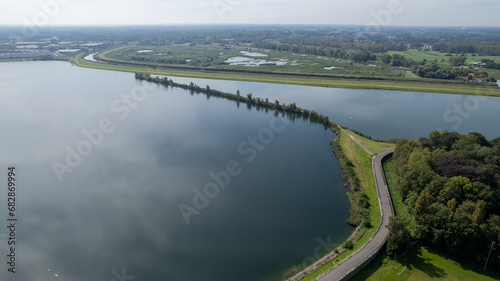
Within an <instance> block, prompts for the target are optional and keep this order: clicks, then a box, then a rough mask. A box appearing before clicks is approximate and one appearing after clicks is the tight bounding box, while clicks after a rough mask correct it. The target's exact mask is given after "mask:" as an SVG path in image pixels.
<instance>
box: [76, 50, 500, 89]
mask: <svg viewBox="0 0 500 281" xmlns="http://www.w3.org/2000/svg"><path fill="white" fill-rule="evenodd" d="M72 62H73V63H74V64H75V65H76V66H79V67H84V68H94V69H101V70H110V71H120V72H131V73H137V72H142V73H148V74H152V75H165V76H179V77H185V78H201V79H214V80H230V81H245V82H258V83H273V84H290V85H301V86H311V87H324V88H344V89H367V90H390V91H407V92H428V93H439V94H456V95H474V96H490V97H500V87H498V89H497V88H491V87H471V86H466V85H457V84H444V83H426V82H404V81H390V80H363V79H342V78H314V77H305V76H288V75H283V74H274V75H273V74H258V73H255V74H254V73H238V72H228V73H220V72H217V71H211V70H207V71H196V70H174V69H166V68H164V69H162V68H157V67H154V66H151V67H139V66H131V65H126V64H120V63H116V64H110V63H103V62H92V61H87V60H84V59H83V58H82V57H81V54H80V55H77V56H76V57H74V59H73V60H72Z"/></svg>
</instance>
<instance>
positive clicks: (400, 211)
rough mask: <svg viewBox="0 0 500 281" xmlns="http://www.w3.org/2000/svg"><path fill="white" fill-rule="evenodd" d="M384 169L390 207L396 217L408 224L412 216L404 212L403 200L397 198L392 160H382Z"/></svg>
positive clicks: (399, 197) (390, 158)
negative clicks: (392, 208) (390, 202)
mask: <svg viewBox="0 0 500 281" xmlns="http://www.w3.org/2000/svg"><path fill="white" fill-rule="evenodd" d="M382 165H383V167H384V173H385V178H386V180H387V185H388V187H389V193H390V194H391V200H392V205H393V206H394V212H395V213H396V216H400V217H403V218H404V219H405V221H406V223H408V224H409V223H410V221H411V219H412V216H411V214H410V213H409V212H408V210H406V207H405V204H404V203H403V200H402V199H401V196H399V191H398V186H397V182H396V175H395V174H394V172H393V171H394V165H395V162H394V158H392V156H391V157H387V158H385V159H384V161H383V163H382Z"/></svg>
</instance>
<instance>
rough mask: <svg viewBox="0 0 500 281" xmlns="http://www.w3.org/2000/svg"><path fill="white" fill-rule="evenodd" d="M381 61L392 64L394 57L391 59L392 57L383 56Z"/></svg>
mask: <svg viewBox="0 0 500 281" xmlns="http://www.w3.org/2000/svg"><path fill="white" fill-rule="evenodd" d="M380 59H381V60H382V62H383V63H385V64H389V63H391V60H392V57H391V55H388V54H383V55H382V57H381V58H380Z"/></svg>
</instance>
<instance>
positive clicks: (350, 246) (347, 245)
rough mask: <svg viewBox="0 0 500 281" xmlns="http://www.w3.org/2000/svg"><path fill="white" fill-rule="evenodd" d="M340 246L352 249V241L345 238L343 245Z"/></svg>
mask: <svg viewBox="0 0 500 281" xmlns="http://www.w3.org/2000/svg"><path fill="white" fill-rule="evenodd" d="M342 248H344V249H348V250H352V249H354V243H353V242H352V241H351V240H347V241H345V243H344V245H342Z"/></svg>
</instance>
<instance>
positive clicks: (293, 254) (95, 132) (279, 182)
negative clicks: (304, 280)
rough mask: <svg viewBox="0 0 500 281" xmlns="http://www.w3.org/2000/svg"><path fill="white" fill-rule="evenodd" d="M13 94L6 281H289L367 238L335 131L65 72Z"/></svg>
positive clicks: (34, 72) (27, 77)
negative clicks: (353, 208)
mask: <svg viewBox="0 0 500 281" xmlns="http://www.w3.org/2000/svg"><path fill="white" fill-rule="evenodd" d="M0 88H1V89H2V92H1V94H2V102H1V104H0V107H1V109H0V116H1V118H0V120H1V121H0V124H1V125H0V126H1V127H0V128H2V131H3V134H4V137H3V138H1V140H0V144H1V146H0V147H1V154H0V155H1V157H0V162H1V165H0V166H1V167H2V170H3V171H4V172H3V173H2V178H3V179H4V180H3V182H4V183H7V172H8V170H7V169H8V167H11V166H15V168H16V183H17V189H16V200H17V201H16V202H17V203H16V204H17V205H16V211H15V218H17V219H18V221H17V223H16V229H15V232H14V233H15V238H16V245H15V246H16V249H15V254H16V262H17V263H16V271H17V272H16V274H12V273H9V272H8V271H7V269H8V268H9V267H10V266H7V265H6V261H7V259H8V258H7V257H6V256H7V255H8V254H9V253H10V246H9V245H8V244H7V241H8V240H7V237H8V236H10V232H9V233H7V230H8V229H7V228H6V227H3V228H2V231H0V253H1V254H2V256H3V259H2V260H3V261H4V262H2V265H1V266H0V280H19V281H26V280H30V281H34V280H58V279H59V280H69V281H73V280H75V281H76V280H113V279H115V280H121V279H119V276H121V278H124V277H123V276H127V278H128V277H130V276H134V277H135V278H136V280H188V281H189V280H197V281H198V280H207V281H212V280H213V281H215V280H276V279H279V278H281V276H282V275H283V273H284V272H285V271H286V270H287V269H289V268H290V267H292V266H294V265H299V264H302V263H303V262H304V261H305V260H306V259H307V258H310V257H314V255H315V250H316V248H318V247H319V250H320V251H319V254H325V253H326V250H330V249H331V248H332V247H334V246H337V245H339V244H340V243H342V242H343V241H344V240H345V239H346V238H347V237H348V236H349V235H350V233H351V232H352V230H353V228H352V227H350V226H348V225H347V224H346V219H347V217H348V208H349V202H348V199H347V196H346V190H345V188H344V183H343V181H342V172H341V170H340V168H339V165H338V162H337V161H336V159H335V157H334V155H333V153H332V152H331V147H330V146H329V142H330V141H332V140H334V139H335V135H334V134H333V133H331V132H330V131H327V130H325V129H324V128H323V126H321V125H318V124H314V123H310V122H309V121H304V120H302V119H299V118H296V119H290V118H287V117H286V116H285V117H283V116H281V115H275V114H274V113H273V112H272V111H266V110H257V109H255V108H248V107H247V106H246V105H244V104H242V105H240V106H238V105H237V103H235V102H231V101H227V100H223V99H215V98H213V97H212V98H210V99H207V97H206V96H204V95H196V94H195V95H191V94H190V93H189V92H187V91H184V90H180V89H171V88H165V87H163V86H157V85H151V84H149V83H144V84H143V82H139V81H136V80H135V79H134V75H133V74H131V73H118V72H109V71H99V70H93V69H84V68H79V67H73V66H71V65H70V64H69V63H63V62H18V63H2V64H0ZM3 190H4V191H3V192H1V193H0V198H2V199H1V202H5V203H1V204H0V208H1V209H2V210H3V211H2V212H1V213H0V216H1V217H0V221H1V222H2V223H3V224H6V225H8V223H7V213H6V212H4V211H7V208H8V206H7V203H6V202H7V198H6V197H7V189H6V188H5V189H3ZM325 248H326V249H325ZM9 259H10V258H9ZM130 278H131V277H130ZM125 280H131V279H125Z"/></svg>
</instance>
